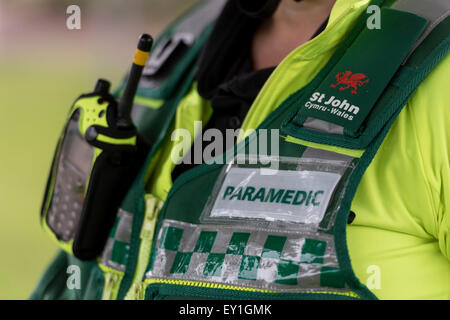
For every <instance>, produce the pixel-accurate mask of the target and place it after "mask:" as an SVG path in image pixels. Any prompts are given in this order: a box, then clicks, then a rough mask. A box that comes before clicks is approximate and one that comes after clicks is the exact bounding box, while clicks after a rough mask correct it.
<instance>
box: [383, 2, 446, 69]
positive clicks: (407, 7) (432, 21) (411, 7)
mask: <svg viewBox="0 0 450 320" xmlns="http://www.w3.org/2000/svg"><path fill="white" fill-rule="evenodd" d="M391 8H392V9H395V10H401V11H406V12H410V13H414V14H416V15H418V16H421V17H423V18H425V19H427V20H428V25H427V27H426V28H425V30H424V32H423V33H422V35H421V36H420V38H419V39H418V40H417V42H416V44H415V45H414V46H413V48H412V49H411V51H410V53H409V54H408V56H407V57H406V59H405V62H406V61H407V60H408V58H409V57H410V56H411V54H412V53H413V52H414V50H416V49H417V47H418V46H419V45H420V44H421V43H422V42H423V41H424V40H425V39H426V37H427V36H428V35H429V34H430V33H431V31H433V29H434V28H436V26H438V25H439V23H441V22H442V21H444V19H445V18H447V17H448V16H449V14H450V1H449V0H397V1H396V2H395V3H394V4H393V5H392V6H391Z"/></svg>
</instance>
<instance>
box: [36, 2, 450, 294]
mask: <svg viewBox="0 0 450 320" xmlns="http://www.w3.org/2000/svg"><path fill="white" fill-rule="evenodd" d="M369 5H370V1H369V0H337V1H336V4H335V5H334V7H333V9H332V11H331V14H330V18H329V22H328V25H327V27H326V29H325V30H324V31H323V32H322V33H321V34H320V35H318V36H317V37H316V38H314V39H312V40H311V41H308V42H307V43H305V44H303V45H301V46H300V47H298V48H296V49H295V50H294V51H292V52H291V53H290V54H289V55H288V56H287V57H286V58H285V59H284V60H283V61H282V62H281V63H280V64H279V66H278V67H277V68H276V69H275V70H274V72H273V73H272V75H271V76H270V78H269V79H268V80H267V82H266V83H265V85H264V87H263V88H262V90H261V92H260V93H259V95H258V97H257V98H256V100H255V101H254V103H253V105H252V107H251V109H250V111H249V113H248V114H247V116H246V118H245V121H244V123H243V126H242V129H243V130H247V129H256V128H258V127H260V126H261V124H263V123H264V121H265V120H266V119H268V118H269V117H270V116H272V115H273V114H274V112H276V110H277V109H278V108H279V107H280V106H281V105H283V103H285V102H286V101H287V100H289V99H290V97H292V95H293V94H294V93H296V92H298V91H299V90H301V89H303V88H306V87H307V86H308V85H309V84H310V83H311V81H312V80H313V79H315V78H316V76H318V74H320V71H321V70H322V69H324V68H325V67H326V66H327V64H328V63H329V62H330V59H332V57H333V56H334V55H335V54H336V52H337V51H338V49H339V45H340V44H341V43H342V42H343V41H344V40H345V39H346V37H348V36H349V34H350V33H351V31H352V29H353V28H354V27H355V25H356V24H357V21H358V19H360V18H361V16H362V15H363V14H365V12H366V9H367V7H368V6H369ZM202 8H204V7H202V6H200V7H198V8H197V9H194V10H191V11H190V12H189V13H188V14H187V16H188V17H193V16H195V15H196V14H205V11H202ZM447 9H448V8H447ZM211 10H212V9H211ZM216 10H217V9H216ZM183 19H185V20H183ZM183 19H181V20H179V21H177V22H176V23H175V24H174V25H173V26H171V27H170V28H169V29H168V31H166V32H165V33H163V35H162V37H161V39H164V37H165V36H167V35H168V34H171V33H175V32H177V31H178V30H177V28H181V27H180V25H182V24H183V23H182V21H186V19H187V18H186V16H185V18H183ZM212 20H213V19H211V21H212ZM180 21H181V22H180ZM207 22H208V21H207ZM205 25H206V26H205V27H204V28H203V29H202V30H201V31H199V32H198V35H197V38H198V39H200V40H202V39H205V38H206V37H207V35H208V31H209V28H210V27H209V24H208V23H205ZM447 39H448V37H447ZM200 40H199V44H198V48H197V47H196V44H194V45H193V46H192V48H191V49H190V50H189V51H188V53H187V54H186V56H187V57H185V58H184V60H183V63H184V64H185V65H184V66H183V65H182V64H175V63H174V66H173V67H172V66H171V68H172V72H173V73H174V74H177V75H176V76H171V77H169V80H167V81H166V82H162V83H161V84H158V87H157V90H156V89H154V90H153V91H152V90H147V91H146V88H145V86H144V85H143V87H142V88H140V90H139V91H138V96H137V97H136V100H135V102H136V104H137V105H138V106H140V107H142V108H141V109H142V110H144V111H143V112H142V113H141V114H140V117H139V119H138V120H137V123H138V128H141V130H142V131H143V132H144V133H145V134H146V135H147V136H148V137H149V139H152V140H153V141H156V143H155V144H154V147H153V151H152V152H151V153H150V156H149V159H148V162H147V165H146V167H145V168H143V171H142V173H141V174H140V176H139V177H138V179H137V181H138V182H136V183H135V184H141V185H142V190H143V191H142V192H134V193H133V194H129V195H128V196H127V198H126V199H125V202H124V205H122V209H121V210H119V213H118V218H117V224H116V226H115V228H114V230H113V231H112V232H111V239H110V240H109V242H108V243H107V248H105V253H104V254H103V255H102V257H100V258H99V259H98V260H97V261H91V262H81V261H79V260H77V259H76V258H75V257H73V256H71V255H69V254H67V253H63V252H61V253H60V254H59V255H58V256H57V257H56V258H55V260H54V262H53V263H52V265H51V266H50V267H49V269H48V270H47V271H46V273H45V274H44V276H43V278H42V280H41V282H40V284H39V285H38V287H37V289H36V290H35V292H34V293H33V296H32V297H33V298H37V299H40V298H50V299H52V298H85V299H98V298H104V299H123V298H130V299H137V298H170V297H179V296H188V297H198V296H202V293H201V292H202V290H203V292H207V291H208V290H212V289H206V287H207V286H206V285H205V287H202V285H201V284H199V283H201V282H202V281H198V280H196V279H194V278H192V279H191V278H189V276H186V277H184V278H183V277H181V278H180V279H182V280H176V281H175V280H173V281H172V279H171V278H170V279H168V280H167V281H166V282H165V283H163V284H155V281H153V280H152V278H151V277H150V278H146V276H145V274H146V272H147V273H148V271H149V270H150V273H151V270H152V269H151V268H152V267H153V268H155V261H154V260H155V259H157V257H158V252H159V250H160V249H161V248H163V246H166V245H167V246H170V244H168V243H163V239H166V238H167V237H168V236H167V235H166V234H165V233H164V232H166V233H167V232H172V231H173V232H174V233H173V234H172V235H171V236H170V237H171V238H170V239H176V238H177V237H176V232H177V230H179V229H177V228H175V227H173V225H169V227H167V228H166V229H165V231H164V230H163V226H164V221H163V220H162V219H160V217H159V214H160V212H161V211H164V210H166V211H168V210H170V209H167V208H166V207H167V206H168V203H170V200H168V195H171V194H173V193H175V192H176V190H174V188H173V182H172V181H171V171H172V170H173V168H174V166H175V164H174V162H173V161H172V158H171V155H172V152H173V150H174V149H175V148H177V147H179V146H178V142H177V141H174V139H173V137H172V136H171V134H170V133H171V132H173V130H175V129H185V130H187V131H188V132H190V133H191V135H192V136H195V135H196V133H198V129H199V128H198V127H195V125H194V121H203V123H204V124H205V123H206V122H207V120H208V119H209V117H210V115H211V112H212V109H211V106H210V103H209V101H207V100H205V99H203V98H202V97H201V96H200V95H199V94H198V92H197V89H196V83H195V81H194V80H193V74H194V70H195V63H193V62H192V61H194V60H195V59H194V58H195V57H196V56H197V54H198V50H199V49H200V47H201V41H200ZM161 41H162V40H161ZM156 45H158V43H157V44H156ZM447 50H448V49H447ZM364 54H365V52H364V48H362V49H361V55H364ZM388 57H389V55H387V58H388ZM449 74H450V57H449V56H448V55H444V57H441V58H440V61H439V62H438V63H437V65H435V66H434V68H433V70H432V71H431V72H430V73H429V74H428V75H427V76H426V78H425V79H424V80H423V81H422V82H421V84H420V85H419V86H418V88H417V90H415V92H414V93H413V94H412V95H411V96H410V97H409V99H408V100H407V103H406V105H405V106H404V107H403V109H402V110H401V112H400V113H399V115H398V117H397V118H396V120H395V122H394V123H393V124H392V127H391V128H390V129H389V131H388V132H387V135H386V137H385V138H384V140H383V142H382V144H381V145H380V147H379V148H378V150H377V152H376V155H375V156H374V158H373V160H372V161H371V163H370V165H369V166H368V168H367V169H366V171H365V173H364V175H363V177H362V179H361V181H360V183H359V185H358V187H357V189H356V194H355V196H354V198H353V201H352V202H351V211H352V212H354V213H355V215H356V217H355V219H354V221H353V222H352V223H351V224H350V225H348V226H347V228H346V233H347V245H348V254H349V257H350V260H351V266H352V268H353V271H354V274H355V276H356V278H357V279H358V280H359V281H360V283H361V285H362V286H365V287H367V288H366V289H368V290H369V291H370V292H371V293H372V294H373V295H374V296H376V297H378V298H380V299H449V298H450V215H449V213H448V207H449V206H450V203H449V201H450V191H449V187H450V185H449V182H450V162H449V158H450V151H449V150H450V131H449V130H448V127H449V126H450V114H449V112H448V111H445V107H446V106H447V104H448V103H449V101H450V92H449V90H448V82H449V81H448V80H449ZM154 82H158V79H156V80H154ZM141 109H139V110H141ZM169 118H170V121H166V122H167V124H166V123H164V121H161V119H169ZM149 123H151V124H152V125H149ZM187 143H188V144H190V143H192V141H190V142H187ZM301 143H302V144H304V145H306V146H307V147H311V148H319V149H324V150H328V151H332V152H336V153H338V154H350V155H352V156H354V154H355V152H357V150H356V151H355V150H352V151H351V152H349V151H348V150H347V151H346V150H343V149H342V148H341V147H339V146H333V145H326V143H317V142H314V141H303V140H302V141H301ZM344 149H345V148H344ZM196 170H197V169H196ZM188 175H189V173H185V174H183V175H182V176H181V177H180V178H179V179H182V177H183V176H185V177H186V178H185V180H186V181H187V180H188V177H187V176H188ZM198 179H200V178H198ZM135 187H136V186H135ZM182 187H183V186H182V183H180V184H179V185H178V186H177V187H176V189H177V190H178V189H180V188H182ZM136 190H137V189H136ZM169 198H170V196H169ZM130 203H133V204H130ZM184 210H186V212H187V213H189V210H191V208H189V207H186V208H184ZM192 210H193V209H192ZM181 220H182V219H181ZM177 223H178V222H177ZM183 223H186V221H183ZM174 225H176V224H174ZM189 228H190V227H189V226H186V227H185V229H183V230H184V232H185V233H187V231H186V230H188V229H189ZM189 230H190V229H189ZM201 230H203V229H201ZM119 231H120V232H121V234H120V235H119V234H118V233H119ZM203 231H204V230H203ZM195 232H197V231H195ZM205 232H206V231H205ZM204 235H205V237H206V236H207V234H206V233H205V234H204ZM234 236H235V233H233V237H234ZM167 239H168V238H167ZM180 239H183V238H180ZM233 239H234V238H233ZM180 241H182V240H180ZM230 241H231V240H230ZM156 243H158V244H156ZM199 243H200V242H199ZM158 246H159V247H158ZM165 248H166V247H164V248H163V249H165ZM108 250H109V251H108ZM193 250H194V254H195V253H196V252H198V251H195V250H197V249H195V248H193ZM263 250H265V249H263ZM212 255H213V254H210V257H208V258H207V259H212V258H211V256H212ZM155 257H156V258H155ZM215 257H216V258H217V259H219V258H220V257H219V256H218V254H217V256H215ZM179 259H183V255H181V254H180V255H179ZM241 259H245V258H241ZM149 261H150V262H151V263H150V264H149ZM248 262H249V263H250V262H251V261H250V260H248ZM239 263H242V262H237V264H239ZM71 264H76V265H79V266H80V267H81V270H82V275H83V278H82V288H81V290H69V289H67V288H66V287H65V285H66V277H67V274H66V273H65V271H66V268H67V266H68V265H71ZM179 266H182V264H179ZM289 266H290V265H289ZM289 266H286V268H289ZM300 267H301V266H300ZM227 268H232V267H230V266H229V265H227V264H225V265H222V269H223V271H222V272H227ZM172 271H173V270H172ZM146 279H147V280H146ZM171 281H172V282H171ZM177 281H178V282H177ZM206 283H208V281H206ZM236 283H239V280H236ZM173 284H175V285H173ZM177 284H178V285H179V287H177ZM163 285H165V287H163ZM153 288H156V289H153ZM186 288H187V289H186ZM254 289H255V288H254V287H251V286H250V287H248V286H245V285H243V286H240V285H239V284H235V283H233V285H231V286H229V287H228V288H227V287H226V286H217V288H216V289H215V290H230V291H233V292H238V291H242V292H246V293H247V294H248V295H247V296H246V297H250V298H252V297H253V298H258V297H260V296H259V295H257V294H256V292H258V293H266V292H263V291H264V290H259V289H260V288H259V289H258V288H257V289H258V290H259V291H258V290H256V289H255V290H254ZM269 291H270V294H272V295H273V296H274V297H276V294H277V293H276V291H277V290H269ZM272 291H274V292H272ZM252 293H254V294H255V295H252ZM316 293H317V291H316ZM207 294H208V296H209V297H212V298H217V297H218V295H217V291H210V292H208V293H207ZM267 294H268V293H267ZM337 295H339V293H338V294H337ZM342 295H343V296H346V297H352V298H354V297H358V294H357V293H355V292H354V291H352V290H349V291H345V293H342ZM225 297H226V295H225ZM237 297H242V296H240V295H239V293H238V295H237ZM262 297H263V298H267V297H268V296H264V295H263V296H262ZM270 297H272V296H270ZM310 297H311V296H310ZM359 297H361V295H359ZM294 298H295V297H294ZM297 298H298V297H297Z"/></svg>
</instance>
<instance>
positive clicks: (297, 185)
mask: <svg viewBox="0 0 450 320" xmlns="http://www.w3.org/2000/svg"><path fill="white" fill-rule="evenodd" d="M340 177H341V176H340V175H339V174H337V173H330V172H322V171H295V170H277V171H276V172H274V174H271V175H263V174H261V170H259V169H258V168H241V167H231V168H230V170H229V172H228V173H227V174H226V176H225V179H224V180H223V183H222V185H221V187H220V190H219V192H218V194H217V195H216V200H215V202H214V204H213V206H212V209H211V212H210V214H209V216H210V217H211V218H247V219H263V220H267V221H285V222H295V223H305V224H319V223H320V221H321V220H322V218H323V216H324V215H325V212H326V209H327V207H328V203H329V202H330V199H331V196H332V195H333V191H334V189H335V188H336V185H337V183H338V182H339V179H340Z"/></svg>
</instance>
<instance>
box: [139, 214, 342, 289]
mask: <svg viewBox="0 0 450 320" xmlns="http://www.w3.org/2000/svg"><path fill="white" fill-rule="evenodd" d="M155 250H156V252H155V255H154V258H153V263H152V267H151V269H150V271H148V272H147V274H146V277H147V279H149V278H158V279H170V280H191V281H203V282H209V283H217V284H225V285H232V286H240V287H249V288H256V289H265V290H273V291H280V292H302V291H308V292H311V291H319V290H323V289H324V288H327V290H328V291H331V292H349V291H350V290H348V288H346V286H345V282H344V281H343V278H342V276H341V274H340V271H339V268H338V262H337V258H336V254H335V248H334V240H333V236H332V235H326V234H320V239H319V238H318V235H317V234H308V233H303V234H298V233H287V232H279V231H270V230H249V229H240V228H239V227H237V226H226V225H195V224H189V223H184V222H180V221H174V220H164V222H163V225H162V227H161V229H160V233H159V235H158V239H157V243H156V247H155Z"/></svg>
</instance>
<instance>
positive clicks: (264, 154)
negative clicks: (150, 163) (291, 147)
mask: <svg viewBox="0 0 450 320" xmlns="http://www.w3.org/2000/svg"><path fill="white" fill-rule="evenodd" d="M202 128H203V123H202V122H201V121H194V126H193V130H188V129H175V130H174V131H173V132H172V134H171V137H170V138H171V141H172V143H174V146H173V148H172V151H171V154H170V157H171V160H172V162H173V163H174V164H176V165H179V164H203V163H205V164H224V163H225V162H229V161H230V159H231V161H232V162H233V163H237V164H251V165H255V164H259V165H261V168H262V170H263V171H262V172H261V173H262V174H264V175H270V174H273V173H274V171H276V170H278V166H279V161H278V160H279V149H280V147H279V141H280V132H279V129H260V130H258V134H257V136H253V137H251V138H250V139H249V140H248V142H247V143H246V144H240V145H238V147H239V148H235V147H234V146H235V144H236V141H237V140H238V139H239V138H240V137H246V136H250V135H253V134H255V130H251V129H249V130H245V131H244V130H242V129H226V130H225V132H224V133H223V132H222V131H220V130H218V129H214V128H211V129H207V130H206V131H203V129H202ZM247 155H250V156H247ZM266 169H270V170H266Z"/></svg>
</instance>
